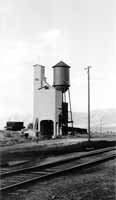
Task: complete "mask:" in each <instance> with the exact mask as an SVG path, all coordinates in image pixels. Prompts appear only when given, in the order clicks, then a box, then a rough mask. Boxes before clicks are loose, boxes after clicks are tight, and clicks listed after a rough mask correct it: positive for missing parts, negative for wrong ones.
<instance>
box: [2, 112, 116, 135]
mask: <svg viewBox="0 0 116 200" xmlns="http://www.w3.org/2000/svg"><path fill="white" fill-rule="evenodd" d="M32 119H33V117H32V115H31V114H30V113H26V114H18V113H15V114H12V115H10V116H0V128H1V129H3V128H4V126H5V125H6V121H10V120H16V121H24V124H25V125H27V124H28V123H30V122H32ZM73 120H74V125H75V126H77V127H81V128H87V123H88V122H87V113H84V112H73ZM101 127H102V131H114V132H116V109H104V110H94V111H91V129H92V130H94V131H98V132H99V131H100V128H101Z"/></svg>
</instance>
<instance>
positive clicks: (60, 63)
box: [53, 61, 70, 68]
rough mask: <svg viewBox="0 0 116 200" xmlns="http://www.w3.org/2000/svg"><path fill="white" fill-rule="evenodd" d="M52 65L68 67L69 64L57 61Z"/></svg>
mask: <svg viewBox="0 0 116 200" xmlns="http://www.w3.org/2000/svg"><path fill="white" fill-rule="evenodd" d="M54 67H68V68H70V66H69V65H67V64H66V63H64V62H63V61H60V62H58V63H57V64H56V65H54V66H53V68H54Z"/></svg>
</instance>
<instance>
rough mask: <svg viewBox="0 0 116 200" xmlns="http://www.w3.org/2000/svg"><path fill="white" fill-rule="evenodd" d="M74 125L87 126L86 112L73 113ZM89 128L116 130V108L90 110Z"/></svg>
mask: <svg viewBox="0 0 116 200" xmlns="http://www.w3.org/2000/svg"><path fill="white" fill-rule="evenodd" d="M73 120H74V125H75V126H78V127H84V128H87V123H88V122H87V113H84V112H83V113H81V112H79V113H77V112H74V113H73ZM91 128H92V130H94V131H100V129H102V131H114V132H116V109H104V110H94V111H91Z"/></svg>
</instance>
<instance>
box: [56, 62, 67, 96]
mask: <svg viewBox="0 0 116 200" xmlns="http://www.w3.org/2000/svg"><path fill="white" fill-rule="evenodd" d="M69 68H70V66H68V65H67V64H66V63H64V62H62V61H60V62H59V63H57V64H56V65H55V66H53V86H54V87H55V88H56V90H59V91H62V92H66V90H67V89H68V88H69V86H70V78H69Z"/></svg>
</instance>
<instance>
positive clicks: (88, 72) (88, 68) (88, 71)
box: [85, 66, 91, 142]
mask: <svg viewBox="0 0 116 200" xmlns="http://www.w3.org/2000/svg"><path fill="white" fill-rule="evenodd" d="M90 68H91V66H88V67H87V68H85V70H87V74H88V142H90V137H91V136H90Z"/></svg>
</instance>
